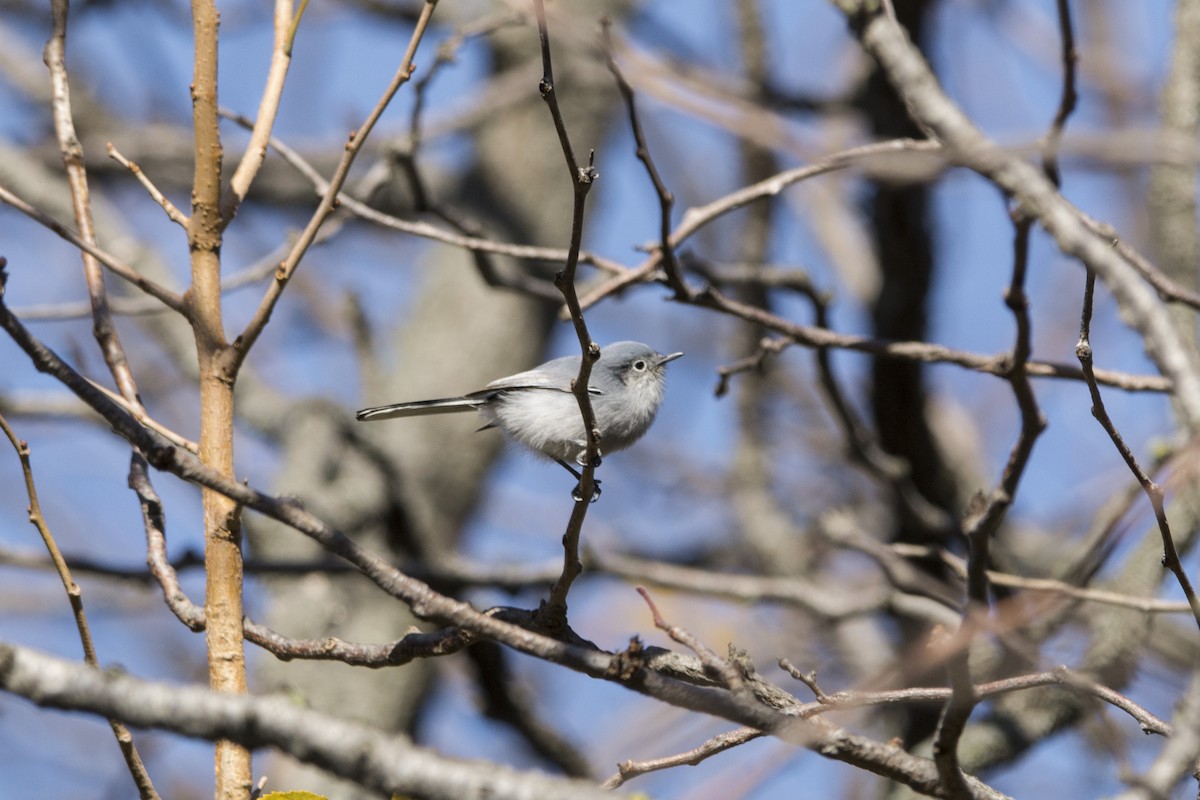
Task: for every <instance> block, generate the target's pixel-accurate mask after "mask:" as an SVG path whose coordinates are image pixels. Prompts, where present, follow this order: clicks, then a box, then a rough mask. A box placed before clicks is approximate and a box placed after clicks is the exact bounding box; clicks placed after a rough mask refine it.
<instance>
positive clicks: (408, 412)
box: [354, 397, 486, 422]
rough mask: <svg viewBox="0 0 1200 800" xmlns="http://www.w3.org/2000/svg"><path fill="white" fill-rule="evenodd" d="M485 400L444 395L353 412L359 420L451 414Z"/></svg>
mask: <svg viewBox="0 0 1200 800" xmlns="http://www.w3.org/2000/svg"><path fill="white" fill-rule="evenodd" d="M485 402H486V398H483V397H446V398H443V399H441V400H417V401H416V402H412V403H393V404H392V405H389V406H376V407H375V408H364V409H363V410H362V411H359V412H358V413H357V414H355V415H354V416H355V418H356V419H357V420H358V421H359V422H365V421H367V420H376V419H395V418H396V417H421V416H425V415H426V414H453V413H456V412H459V411H474V410H476V409H477V408H479V407H480V406H481V405H483V404H484V403H485Z"/></svg>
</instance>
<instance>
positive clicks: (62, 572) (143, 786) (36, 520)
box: [0, 414, 159, 800]
mask: <svg viewBox="0 0 1200 800" xmlns="http://www.w3.org/2000/svg"><path fill="white" fill-rule="evenodd" d="M0 430H3V431H4V435H5V436H7V437H8V441H9V442H11V443H12V446H13V449H14V450H16V452H17V458H18V459H19V460H20V462H21V472H22V474H23V475H24V476H25V493H26V495H27V496H28V498H29V521H30V523H32V524H33V526H34V527H35V528H37V532H38V533H39V534H40V535H41V537H42V543H43V544H44V545H45V547H46V552H47V553H49V555H50V560H51V561H52V562H53V563H54V569H55V571H56V572H57V573H58V577H59V579H60V580H61V581H62V585H63V589H64V590H66V593H67V600H68V601H69V602H70V604H71V613H72V615H73V616H74V617H75V629H76V630H77V631H78V632H79V642H80V644H81V645H82V646H83V660H84V661H85V662H87V664H88V665H89V666H91V667H93V668H94V669H97V670H99V669H100V662H99V661H98V660H97V658H96V647H95V645H94V644H93V643H92V631H91V628H89V627H88V622H87V614H86V612H85V611H84V609H83V590H82V589H80V588H79V584H77V583H75V580H74V578H72V577H71V569H70V567H68V566H67V561H66V559H64V558H63V555H62V552H61V551H60V550H59V549H58V543H57V542H56V541H55V540H54V534H53V533H51V531H50V526H49V525H48V524H47V522H46V517H45V515H44V514H43V513H42V505H41V502H40V501H39V500H38V494H37V486H36V485H35V484H34V480H33V465H32V463H31V461H30V452H29V443H28V442H26V441H24V440H23V439H18V438H17V434H16V433H15V432H14V431H13V429H12V427H11V426H10V425H9V424H8V420H7V419H5V418H4V416H3V415H2V414H0ZM108 724H109V727H111V728H112V732H113V735H114V736H115V737H116V739H117V745H118V746H119V747H120V748H121V754H122V755H123V756H124V758H125V764H126V766H127V767H128V768H129V774H130V775H131V776H132V777H133V782H134V783H135V784H136V785H137V788H138V794H139V795H140V796H141V798H142V800H158V796H159V795H158V792H157V791H156V790H155V788H154V782H153V781H152V780H151V779H150V773H149V772H147V771H146V765H145V764H144V763H142V757H141V755H140V754H139V753H138V750H137V747H136V746H135V745H134V743H133V736H132V735H131V734H130V733H129V729H128V728H127V727H125V725H124V724H122V723H121V722H119V721H117V720H116V719H114V718H110V719H109V720H108Z"/></svg>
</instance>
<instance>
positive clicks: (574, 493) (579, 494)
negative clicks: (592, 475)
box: [571, 480, 600, 503]
mask: <svg viewBox="0 0 1200 800" xmlns="http://www.w3.org/2000/svg"><path fill="white" fill-rule="evenodd" d="M571 499H572V500H574V501H575V502H576V503H582V502H583V483H582V482H580V483H577V484H575V488H574V489H572V490H571ZM599 499H600V481H598V480H593V481H592V499H591V501H590V502H592V503H594V502H596V501H597V500H599Z"/></svg>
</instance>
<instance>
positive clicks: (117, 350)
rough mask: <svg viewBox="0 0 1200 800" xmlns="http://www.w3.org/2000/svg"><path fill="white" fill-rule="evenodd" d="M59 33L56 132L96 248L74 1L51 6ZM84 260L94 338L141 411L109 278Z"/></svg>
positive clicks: (82, 223)
mask: <svg viewBox="0 0 1200 800" xmlns="http://www.w3.org/2000/svg"><path fill="white" fill-rule="evenodd" d="M50 8H51V13H52V17H53V23H54V28H53V32H52V34H51V36H50V39H49V40H48V41H47V42H46V47H45V50H44V52H43V58H44V60H45V62H46V66H47V67H48V68H49V70H50V83H51V97H52V107H53V115H54V132H55V134H56V135H57V137H58V147H59V151H60V153H61V154H62V160H63V167H64V168H65V169H66V173H67V184H68V186H69V187H70V190H71V206H72V209H73V210H74V212H75V225H76V227H77V228H78V229H79V238H80V239H82V240H83V241H85V242H87V243H88V244H90V245H93V246H95V245H96V228H95V224H94V223H93V221H92V206H91V200H90V195H89V192H88V180H87V168H86V167H85V166H84V161H83V146H82V145H81V144H80V143H79V137H78V136H77V135H76V133H75V121H74V117H73V115H72V113H71V91H70V85H69V82H68V79H67V65H66V47H67V15H68V0H53V2H52V3H51V4H50ZM80 255H81V257H82V258H83V273H84V277H85V279H86V281H87V287H88V297H89V298H90V299H91V304H92V334H93V335H94V336H95V337H96V343H97V344H99V345H100V351H101V352H102V353H103V354H104V361H105V363H106V364H107V365H108V369H109V371H110V372H111V373H112V376H113V380H115V381H116V384H117V388H118V390H119V391H120V392H121V396H122V397H124V398H125V399H126V400H127V401H129V402H130V403H136V404H137V406H138V407H139V408H140V406H141V401H140V400H139V399H138V391H137V383H136V382H135V381H134V379H133V372H132V371H131V370H130V368H129V361H128V360H127V359H126V357H125V348H124V347H122V346H121V338H120V336H118V335H117V330H116V328H115V327H114V326H113V321H112V313H111V311H110V309H109V304H108V290H107V289H106V288H105V286H104V273H103V271H102V270H101V268H100V262H99V261H98V260H97V259H96V257H95V256H94V255H92V254H91V253H88V252H86V251H84V252H81V253H80Z"/></svg>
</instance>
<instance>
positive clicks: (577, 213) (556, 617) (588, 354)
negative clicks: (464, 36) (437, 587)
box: [533, 0, 601, 629]
mask: <svg viewBox="0 0 1200 800" xmlns="http://www.w3.org/2000/svg"><path fill="white" fill-rule="evenodd" d="M533 7H534V11H535V13H536V15H537V23H538V40H539V41H540V42H541V47H542V79H541V81H540V82H539V83H538V91H539V93H540V94H541V96H542V99H543V100H545V101H546V106H547V107H548V108H549V109H550V116H551V118H552V119H553V120H554V129H555V130H556V131H558V141H559V143H560V144H561V145H562V151H563V158H564V159H565V160H566V162H567V170H568V172H569V173H570V175H571V187H572V190H573V197H574V204H573V209H572V213H571V243H570V245H569V246H568V248H567V259H566V263H565V264H564V265H563V268H562V271H561V272H559V273H558V274H557V275H555V276H554V285H555V286H557V287H558V290H559V291H560V292H562V295H563V300H564V301H566V304H567V310H568V311H569V312H570V314H571V322H572V324H573V325H574V326H575V335H576V337H578V339H579V347H580V350H581V351H582V354H583V357H582V358H581V359H580V360H579V375H578V376H576V378H575V382H574V383H573V384H572V391H573V392H574V394H575V399H576V400H577V401H578V402H579V413H580V415H581V416H582V418H583V428H584V430H585V431H586V432H587V448H586V451H585V453H584V458H583V470H582V473H581V477H580V479H579V489H578V492H577V496H576V499H575V507H574V508H573V509H572V510H571V518H570V519H569V520H568V521H567V529H566V532H565V533H564V534H563V571H562V575H561V576H559V579H558V580H557V581H555V583H554V586H553V587H551V589H550V598H549V600H548V601H547V602H546V603H545V605H544V606H543V608H542V611H543V622H544V623H545V624H547V625H548V626H549V627H551V628H552V629H555V628H562V627H565V626H566V622H567V593H568V592H569V591H570V589H571V584H572V583H573V582H574V581H575V578H577V577H578V576H579V574H580V573H581V572H582V571H583V564H582V563H581V562H580V561H579V536H580V533H581V532H582V530H583V520H584V517H586V516H587V510H588V504H589V503H590V502H591V500H592V499H593V496H594V494H595V491H596V467H597V466H598V465H599V463H600V444H601V440H600V429H599V427H598V426H597V424H596V414H595V411H594V410H593V409H592V400H591V397H590V396H589V394H588V383H589V381H590V380H591V375H592V364H593V363H594V362H595V361H596V359H598V358H599V357H600V347H599V345H597V344H596V343H595V342H593V341H592V337H591V335H590V334H589V333H588V329H587V323H586V322H585V321H584V319H583V309H582V308H580V305H579V295H578V293H577V292H576V290H575V270H576V268H577V267H578V266H579V248H580V245H581V243H582V241H583V212H584V205H585V203H586V201H587V196H588V192H589V191H590V190H591V188H592V184H593V183H595V181H596V179H597V178H598V177H599V174H598V173H597V172H596V169H595V166H594V163H593V159H594V157H595V153H594V152H593V153H592V154H591V155H590V156H589V158H588V164H587V166H586V167H580V166H579V163H578V162H577V161H576V160H575V150H574V148H573V147H572V146H571V139H570V137H569V136H568V135H567V126H566V123H565V122H564V121H563V117H562V111H561V110H560V109H559V107H558V96H557V95H556V93H555V86H554V66H553V63H552V61H551V57H550V31H549V28H548V26H547V24H546V8H545V5H544V4H543V2H542V0H533Z"/></svg>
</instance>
